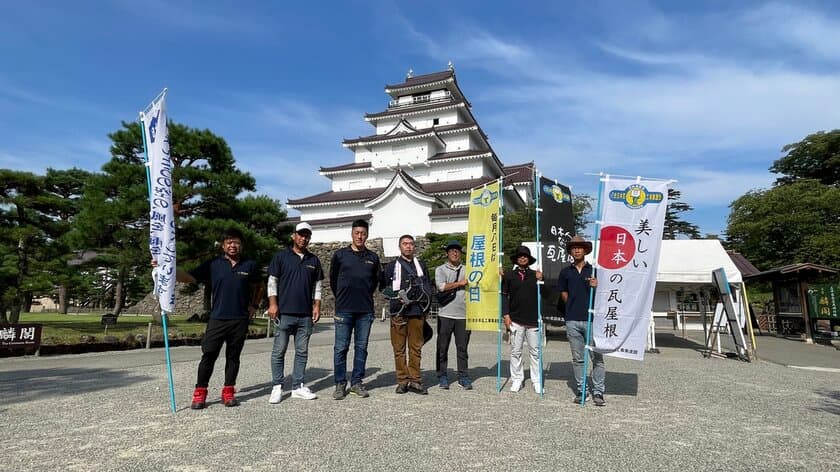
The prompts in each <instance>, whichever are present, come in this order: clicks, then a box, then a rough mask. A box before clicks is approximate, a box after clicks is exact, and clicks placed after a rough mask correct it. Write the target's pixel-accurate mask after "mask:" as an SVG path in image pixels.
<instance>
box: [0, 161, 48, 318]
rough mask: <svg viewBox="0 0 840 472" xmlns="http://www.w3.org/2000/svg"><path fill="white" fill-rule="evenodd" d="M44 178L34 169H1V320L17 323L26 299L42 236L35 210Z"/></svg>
mask: <svg viewBox="0 0 840 472" xmlns="http://www.w3.org/2000/svg"><path fill="white" fill-rule="evenodd" d="M41 181H42V179H41V178H40V177H39V176H37V175H35V174H32V173H31V172H20V171H13V170H9V169H0V227H2V230H0V244H1V245H2V247H1V248H0V249H2V256H0V257H2V260H0V282H2V286H0V291H2V292H0V322H11V323H17V322H18V319H19V318H20V312H21V311H22V310H23V307H24V304H25V302H26V298H27V292H28V291H29V290H28V289H29V286H28V285H29V284H28V283H27V282H28V280H27V278H28V276H29V273H30V265H31V259H32V254H31V251H32V250H33V248H34V247H36V246H38V245H40V241H39V239H40V238H41V237H42V234H41V231H40V229H39V228H38V226H39V223H40V221H38V220H39V219H40V218H39V216H40V215H38V214H37V213H36V212H35V211H33V210H32V207H33V204H34V202H35V199H36V198H38V195H39V193H40V190H39V188H40V186H41ZM7 308H8V309H9V312H10V314H9V317H8V318H6V310H7Z"/></svg>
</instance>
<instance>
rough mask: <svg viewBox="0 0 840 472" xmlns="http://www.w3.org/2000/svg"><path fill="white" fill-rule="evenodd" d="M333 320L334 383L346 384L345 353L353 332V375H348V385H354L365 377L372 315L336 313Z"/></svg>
mask: <svg viewBox="0 0 840 472" xmlns="http://www.w3.org/2000/svg"><path fill="white" fill-rule="evenodd" d="M333 319H334V320H335V350H334V351H333V365H334V366H335V383H337V384H340V383H344V382H347V351H349V350H350V335H351V334H353V331H354V330H355V332H356V334H355V336H354V337H353V345H354V350H353V373H352V374H351V375H350V385H356V384H357V383H361V381H362V379H363V378H364V377H365V364H366V363H367V355H368V351H367V348H368V338H370V327H371V325H372V324H373V313H336V314H335V317H334V318H333Z"/></svg>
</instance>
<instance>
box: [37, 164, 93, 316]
mask: <svg viewBox="0 0 840 472" xmlns="http://www.w3.org/2000/svg"><path fill="white" fill-rule="evenodd" d="M90 176H91V174H90V172H88V171H85V170H82V169H77V168H72V169H67V170H56V169H47V173H46V175H45V176H44V188H43V194H42V196H41V200H42V201H43V203H44V207H43V211H44V213H45V214H47V215H48V217H49V219H50V221H51V224H50V225H49V226H48V227H47V228H46V230H47V232H48V236H49V243H48V245H47V252H48V254H47V259H46V261H45V262H44V264H43V272H44V273H45V275H46V276H47V277H48V278H49V282H50V287H51V289H50V292H49V293H48V294H45V295H50V296H54V295H57V298H58V306H59V312H61V313H67V306H68V298H70V297H72V296H73V289H74V288H78V287H81V286H82V285H83V284H84V283H85V281H84V279H83V278H82V276H81V274H80V273H79V271H78V268H77V267H73V266H71V265H69V264H68V262H69V261H70V260H71V259H73V258H74V257H75V254H74V253H73V248H72V245H71V239H70V237H69V234H70V229H71V228H72V225H73V223H74V221H75V217H76V215H77V214H78V212H79V200H80V199H81V197H82V194H83V192H84V187H85V184H86V183H87V181H88V179H90ZM53 289H55V290H53ZM56 291H57V293H55V292H56Z"/></svg>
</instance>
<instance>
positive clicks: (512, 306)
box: [502, 267, 537, 326]
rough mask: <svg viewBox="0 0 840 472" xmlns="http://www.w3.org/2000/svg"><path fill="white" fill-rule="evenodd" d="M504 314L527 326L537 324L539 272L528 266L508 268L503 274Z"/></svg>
mask: <svg viewBox="0 0 840 472" xmlns="http://www.w3.org/2000/svg"><path fill="white" fill-rule="evenodd" d="M502 294H503V295H504V296H503V297H502V314H506V313H507V314H510V320H511V321H513V322H514V323H517V324H520V325H525V326H537V273H536V272H534V271H533V270H531V269H530V268H528V267H526V268H525V270H521V269H519V267H516V268H514V269H508V270H506V271H505V274H504V276H502Z"/></svg>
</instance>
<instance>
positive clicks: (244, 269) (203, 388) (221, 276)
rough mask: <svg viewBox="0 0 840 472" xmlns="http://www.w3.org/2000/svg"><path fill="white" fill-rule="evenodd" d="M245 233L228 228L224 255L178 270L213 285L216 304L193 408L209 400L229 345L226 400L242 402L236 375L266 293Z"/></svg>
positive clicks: (194, 280) (223, 240)
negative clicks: (246, 251)
mask: <svg viewBox="0 0 840 472" xmlns="http://www.w3.org/2000/svg"><path fill="white" fill-rule="evenodd" d="M242 239H243V238H242V233H240V232H239V231H238V230H236V229H228V230H227V231H225V232H224V233H223V234H222V237H221V238H220V242H221V245H222V252H223V254H222V255H221V256H219V257H216V258H214V259H210V260H209V261H206V262H204V263H203V264H201V265H200V266H198V267H196V268H195V269H193V270H191V271H189V272H184V271H183V270H181V269H178V271H177V272H176V278H177V279H178V281H179V282H185V283H198V282H201V283H203V284H210V290H211V291H212V294H213V295H212V300H213V305H212V307H211V309H210V321H209V322H208V323H207V330H206V331H205V332H204V339H203V340H202V341H201V362H199V364H198V379H197V380H196V383H195V391H194V392H193V400H192V404H191V405H190V408H192V409H194V410H199V409H201V408H204V407H205V404H206V401H207V385H208V384H209V383H210V376H211V375H213V366H214V365H215V364H216V359H217V358H218V357H219V352H220V351H221V350H222V344H223V343H224V344H226V346H227V347H226V348H225V358H226V362H225V385H224V387H223V388H222V402H223V403H224V405H225V406H236V405H238V404H239V401H238V400H237V399H236V397H235V395H234V393H235V392H236V388H235V385H236V377H237V375H238V374H239V355H240V354H241V353H242V347H243V346H244V345H245V337H246V335H247V334H248V322H249V320H250V318H251V317H253V316H254V312H255V310H256V308H257V306H258V305H259V300H260V297H261V296H262V290H261V285H260V283H261V280H262V277H261V275H260V271H259V269H258V268H257V264H256V263H255V262H254V261H252V260H246V259H243V258H242Z"/></svg>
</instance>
